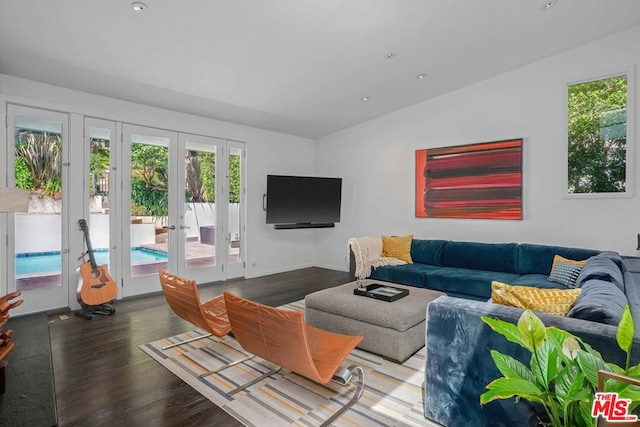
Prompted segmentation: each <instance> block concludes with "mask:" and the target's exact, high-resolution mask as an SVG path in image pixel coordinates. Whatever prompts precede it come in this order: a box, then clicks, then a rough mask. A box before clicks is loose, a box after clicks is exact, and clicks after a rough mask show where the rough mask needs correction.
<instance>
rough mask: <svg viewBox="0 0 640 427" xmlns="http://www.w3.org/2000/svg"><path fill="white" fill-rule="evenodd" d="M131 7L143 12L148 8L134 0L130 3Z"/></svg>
mask: <svg viewBox="0 0 640 427" xmlns="http://www.w3.org/2000/svg"><path fill="white" fill-rule="evenodd" d="M131 8H132V9H133V10H135V11H136V12H145V11H146V10H147V9H149V6H147V5H146V4H144V3H141V2H139V1H136V2H133V3H131Z"/></svg>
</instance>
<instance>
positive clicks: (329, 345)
mask: <svg viewBox="0 0 640 427" xmlns="http://www.w3.org/2000/svg"><path fill="white" fill-rule="evenodd" d="M224 298H225V305H226V307H227V315H228V316H229V321H230V322H231V328H232V330H233V335H234V336H235V338H236V339H237V340H238V343H239V344H240V345H241V346H242V348H243V349H244V350H245V351H247V352H249V353H251V354H254V355H256V356H259V357H261V358H263V359H264V360H266V361H268V362H271V363H274V364H275V365H278V366H279V367H277V368H275V369H273V370H272V371H270V372H268V373H266V374H264V375H261V376H259V377H258V378H255V379H254V380H252V381H250V382H249V383H247V384H244V385H241V386H239V387H237V388H236V389H234V390H231V391H230V392H229V393H227V395H228V396H232V395H234V394H236V393H238V392H240V391H242V390H244V389H245V388H247V387H249V386H250V385H253V384H255V383H257V382H259V381H262V380H263V379H264V378H266V377H268V376H271V375H273V374H274V373H276V372H278V371H279V370H280V367H283V368H285V369H288V370H290V371H292V372H295V373H296V374H299V375H302V376H304V377H306V378H309V379H311V380H313V381H316V382H318V383H320V384H327V383H328V382H329V381H331V380H333V381H335V382H338V383H340V384H342V385H346V384H348V383H349V380H350V379H351V377H352V374H353V373H355V374H356V375H357V376H358V377H359V381H358V384H357V387H356V391H355V393H354V396H353V398H352V399H351V400H350V401H349V402H348V403H347V404H346V405H345V406H343V407H342V408H340V410H338V411H337V412H336V413H335V414H333V415H332V416H331V418H329V419H328V420H327V421H325V423H323V424H322V425H323V426H326V425H330V424H331V423H332V422H333V421H335V420H336V419H337V418H338V417H340V416H341V415H342V414H343V413H344V412H345V411H347V410H348V409H349V408H350V407H351V406H353V405H354V404H355V403H356V402H357V401H358V400H359V399H360V396H362V392H363V389H364V371H363V370H362V368H361V367H359V366H355V365H351V366H349V367H348V368H346V369H345V368H341V367H340V365H341V363H342V362H343V361H344V360H345V359H346V357H347V356H348V355H349V353H351V351H352V350H353V349H354V348H355V346H356V345H358V343H359V342H360V341H362V337H361V336H348V335H342V334H337V333H334V332H329V331H325V330H322V329H318V328H314V327H312V326H309V325H307V324H306V323H305V321H304V313H302V312H300V311H294V310H285V309H281V308H274V307H269V306H266V305H263V304H259V303H257V302H253V301H249V300H247V299H244V298H241V297H238V296H235V295H233V294H231V293H229V292H225V293H224Z"/></svg>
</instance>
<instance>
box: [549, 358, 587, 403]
mask: <svg viewBox="0 0 640 427" xmlns="http://www.w3.org/2000/svg"><path fill="white" fill-rule="evenodd" d="M584 381H585V377H584V374H583V373H582V372H580V369H579V368H578V366H576V365H571V366H567V367H566V368H565V369H563V370H562V371H560V373H559V374H558V377H557V381H556V394H557V396H558V399H561V400H563V401H564V402H563V405H565V406H566V405H568V404H569V403H570V402H571V401H584V400H585V399H586V400H589V399H590V398H593V390H592V389H591V387H588V386H587V387H585V384H584Z"/></svg>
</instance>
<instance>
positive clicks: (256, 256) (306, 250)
mask: <svg viewBox="0 0 640 427" xmlns="http://www.w3.org/2000/svg"><path fill="white" fill-rule="evenodd" d="M0 101H2V108H1V112H2V113H3V114H2V115H4V112H5V111H6V109H5V108H6V104H5V103H6V102H10V103H16V104H22V105H27V106H32V107H37V108H46V109H52V110H57V111H62V112H69V113H72V116H71V118H72V120H71V124H70V129H69V135H70V144H71V145H72V150H73V147H75V146H77V147H80V146H81V144H82V140H81V139H82V116H91V117H97V118H102V119H107V120H114V121H121V122H125V123H133V124H138V125H143V126H150V127H157V128H161V129H169V130H174V131H179V132H186V133H193V134H199V135H209V136H213V137H218V138H224V139H230V140H235V141H243V142H245V143H246V145H245V147H246V149H247V161H246V165H247V167H246V170H247V203H246V205H247V206H246V221H247V233H246V236H247V240H246V246H245V248H246V253H247V269H246V276H247V277H255V276H261V275H264V274H269V273H275V272H280V271H287V270H292V269H296V268H299V267H306V266H310V265H312V264H313V254H314V241H313V234H312V233H311V232H309V231H305V230H303V231H297V232H281V231H275V230H274V229H273V226H267V225H266V224H265V213H264V211H263V210H262V195H263V193H264V192H265V190H266V181H267V174H269V173H277V174H285V175H287V174H302V173H309V172H310V171H311V170H312V169H313V167H314V160H313V157H314V142H313V141H312V140H310V139H306V138H301V137H297V136H291V135H286V134H281V133H277V132H271V131H266V130H262V129H258V128H253V127H249V126H243V125H237V124H234V123H228V122H222V121H219V120H213V119H207V118H203V117H198V116H193V115H189V114H184V113H179V112H175V111H169V110H164V109H160V108H155V107H150V106H146V105H140V104H135V103H131V102H126V101H121V100H117V99H113V98H108V97H103V96H96V95H91V94H88V93H84V92H79V91H74V90H69V89H65V88H61V87H57V86H51V85H46V84H42V83H38V82H34V81H29V80H25V79H20V78H15V77H12V76H6V75H2V74H0ZM74 138H75V139H74ZM3 143H6V135H4V131H2V132H0V147H2V146H4V144H3ZM1 170H2V167H1V166H0V171H1ZM112 204H113V201H112ZM112 208H113V206H112ZM73 216H74V218H75V217H77V214H76V213H74V214H73ZM127 226H128V224H127ZM72 228H75V226H73V227H72ZM71 240H72V241H71V252H72V253H76V252H81V251H82V235H81V233H73V234H72V235H71ZM0 270H1V269H0Z"/></svg>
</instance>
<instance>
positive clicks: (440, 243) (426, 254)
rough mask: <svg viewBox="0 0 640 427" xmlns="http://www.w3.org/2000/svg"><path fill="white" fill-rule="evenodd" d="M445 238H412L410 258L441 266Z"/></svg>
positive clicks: (414, 260)
mask: <svg viewBox="0 0 640 427" xmlns="http://www.w3.org/2000/svg"><path fill="white" fill-rule="evenodd" d="M445 242H446V240H422V239H413V242H411V259H413V262H419V263H422V264H429V265H438V266H442V248H444V244H445Z"/></svg>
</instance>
